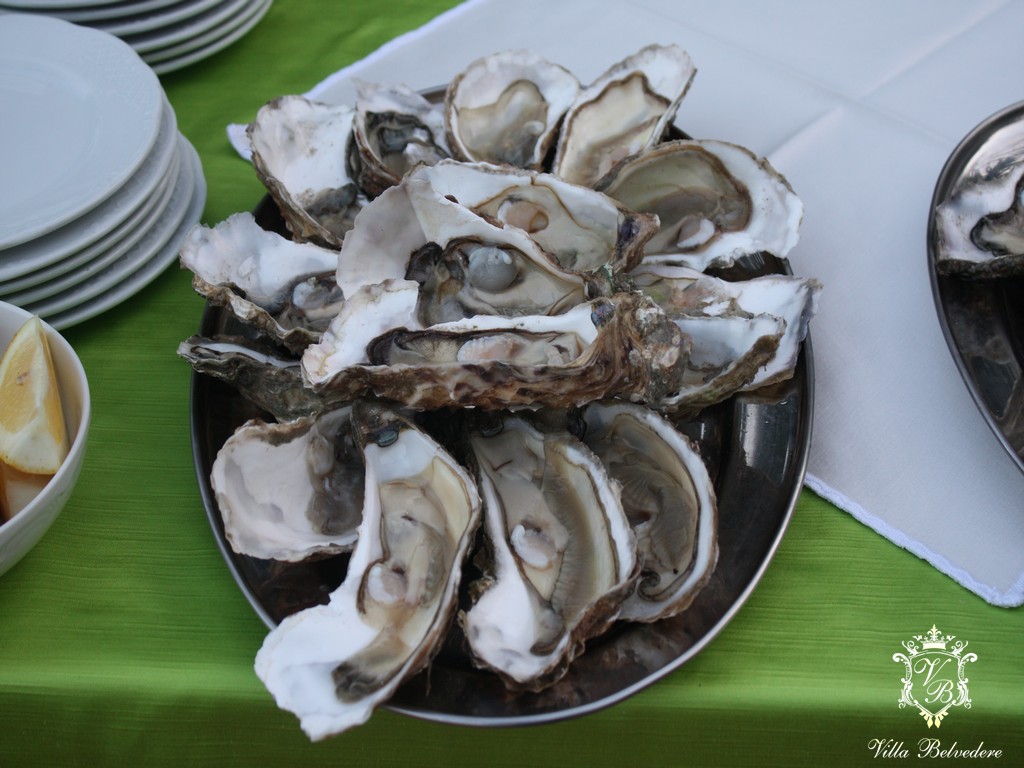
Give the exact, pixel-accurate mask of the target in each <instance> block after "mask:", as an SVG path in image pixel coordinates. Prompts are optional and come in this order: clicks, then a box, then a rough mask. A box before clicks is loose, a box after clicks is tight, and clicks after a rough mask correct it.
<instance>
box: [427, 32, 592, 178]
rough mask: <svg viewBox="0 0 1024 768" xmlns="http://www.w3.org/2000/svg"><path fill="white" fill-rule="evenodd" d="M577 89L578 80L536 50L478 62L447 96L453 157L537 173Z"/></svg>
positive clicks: (459, 77) (454, 83)
mask: <svg viewBox="0 0 1024 768" xmlns="http://www.w3.org/2000/svg"><path fill="white" fill-rule="evenodd" d="M579 88H580V84H579V81H578V80H577V79H576V76H575V75H573V74H572V73H571V72H569V71H568V70H567V69H565V68H564V67H561V66H559V65H557V64H552V63H551V62H550V61H548V60H547V59H545V58H543V57H542V56H539V55H538V54H536V53H534V52H532V51H523V50H515V51H501V52H499V53H494V54H491V55H489V56H484V57H482V58H479V59H477V60H476V61H474V62H472V63H471V64H470V65H469V66H468V67H466V68H465V69H464V70H463V71H462V72H460V73H459V74H458V75H456V76H455V77H454V78H453V79H452V81H451V84H450V85H449V86H448V89H447V92H446V94H445V125H446V130H447V135H448V143H449V145H450V146H451V148H452V152H453V154H454V155H456V156H457V157H459V158H460V159H462V160H473V161H478V160H479V161H485V162H489V163H505V164H508V165H513V166H517V167H520V168H534V169H539V168H540V167H541V165H542V164H543V163H544V160H545V158H546V157H547V154H548V152H549V151H550V149H551V147H552V145H553V144H554V140H555V137H556V136H557V135H558V127H559V125H560V124H561V121H562V117H563V116H564V115H565V112H566V110H567V109H568V108H569V106H570V105H571V104H572V103H573V100H574V99H575V98H576V94H577V93H578V92H579Z"/></svg>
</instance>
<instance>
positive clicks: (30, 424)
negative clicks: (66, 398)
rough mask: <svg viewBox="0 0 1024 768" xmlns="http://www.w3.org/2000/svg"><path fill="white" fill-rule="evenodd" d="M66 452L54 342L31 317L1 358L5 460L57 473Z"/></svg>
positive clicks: (0, 446)
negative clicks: (55, 372)
mask: <svg viewBox="0 0 1024 768" xmlns="http://www.w3.org/2000/svg"><path fill="white" fill-rule="evenodd" d="M67 455H68V433H67V428H66V427H65V426H64V412H63V409H62V408H61V403H60V393H59V391H58V389H57V377H56V375H55V374H54V371H53V361H52V360H51V358H50V346H49V344H47V342H46V333H45V331H44V330H43V324H42V322H41V321H40V320H39V318H38V317H32V318H30V319H29V320H28V321H27V322H26V323H25V324H24V325H23V326H22V327H21V328H20V329H18V332H17V333H16V334H15V335H14V338H13V339H11V343H10V345H8V347H7V351H5V352H4V356H3V357H2V358H0V461H3V462H4V464H7V465H8V466H9V467H13V468H14V469H16V470H19V471H20V472H28V473H31V474H44V475H52V474H54V473H55V472H56V471H57V470H58V469H60V465H61V463H63V461H64V459H65V458H66V457H67Z"/></svg>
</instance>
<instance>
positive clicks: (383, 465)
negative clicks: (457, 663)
mask: <svg viewBox="0 0 1024 768" xmlns="http://www.w3.org/2000/svg"><path fill="white" fill-rule="evenodd" d="M352 419H353V423H354V425H355V434H356V436H357V440H358V444H359V447H360V449H361V451H362V453H363V458H364V461H365V465H366V486H365V503H364V506H363V515H362V523H361V524H360V526H359V539H358V542H357V544H356V547H355V549H354V551H353V552H352V558H351V560H350V561H349V566H348V573H347V575H346V576H345V581H344V582H342V584H341V586H339V587H338V588H337V589H336V590H335V591H334V592H332V593H331V597H330V601H329V602H328V603H327V604H326V605H318V606H315V607H313V608H307V609H305V610H303V611H300V612H298V613H295V614H292V615H291V616H288V617H287V618H286V619H285V620H284V621H282V622H281V623H280V624H279V625H278V626H277V627H276V628H274V629H273V630H272V631H271V632H270V634H269V635H267V637H266V640H265V641H264V643H263V646H262V648H260V651H259V653H257V655H256V664H255V667H256V674H257V675H258V676H259V678H260V679H261V680H262V681H263V683H264V684H265V685H266V686H267V689H268V690H269V691H270V692H271V694H273V696H274V699H275V701H276V702H277V704H278V706H280V707H281V708H282V709H287V710H289V711H290V712H293V713H295V714H296V715H297V716H298V717H299V718H300V722H301V725H302V729H303V730H304V731H305V732H306V734H307V735H308V736H309V737H310V738H311V739H313V740H317V739H322V738H325V737H327V736H330V735H333V734H336V733H340V732H342V731H344V730H346V729H348V728H351V727H353V726H356V725H359V724H361V723H363V722H365V721H366V720H367V719H368V718H369V717H370V715H371V714H372V713H373V710H374V708H375V707H376V706H377V705H378V704H380V703H381V702H383V701H385V700H387V699H388V698H389V697H390V696H391V694H392V693H393V692H394V690H395V689H396V688H397V687H398V686H399V685H400V684H401V683H402V681H403V680H405V679H407V678H408V677H410V676H411V675H413V674H415V673H416V672H418V671H419V670H420V669H422V668H423V667H425V666H426V665H427V664H428V663H429V662H430V660H431V658H432V657H433V656H434V654H435V653H436V652H437V650H438V649H439V647H440V644H441V641H442V640H443V639H444V636H445V633H446V632H447V629H448V626H449V623H450V621H451V619H452V617H453V615H454V612H455V608H456V601H457V598H458V588H459V582H460V579H461V576H462V561H463V559H464V558H465V556H466V554H467V553H468V551H469V547H470V544H471V543H472V541H473V537H474V533H475V531H476V527H477V524H478V522H479V518H480V499H479V495H478V493H477V490H476V484H475V483H474V482H473V479H472V478H471V477H470V476H469V475H468V474H467V472H466V471H465V470H464V469H463V468H462V467H461V466H459V465H458V464H457V463H456V462H455V461H454V460H453V459H452V458H451V456H450V455H449V454H448V453H447V452H446V451H445V450H444V449H443V448H441V446H439V445H438V444H437V443H436V442H435V441H434V440H432V439H431V438H430V437H428V436H427V435H425V434H424V433H423V432H421V431H420V430H418V429H416V428H415V427H414V426H413V425H412V424H411V423H410V422H408V421H406V420H404V419H402V418H401V417H400V416H399V415H398V414H397V413H395V412H394V411H391V410H389V409H386V408H383V407H381V406H379V405H376V404H369V403H356V404H355V405H354V406H353V412H352Z"/></svg>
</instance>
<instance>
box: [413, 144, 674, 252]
mask: <svg viewBox="0 0 1024 768" xmlns="http://www.w3.org/2000/svg"><path fill="white" fill-rule="evenodd" d="M416 173H417V175H418V176H421V177H422V178H424V179H426V180H427V181H429V182H430V185H431V187H433V189H434V190H435V191H436V192H437V193H438V194H439V195H441V196H443V197H446V198H454V199H455V200H457V201H458V202H459V203H460V204H461V205H463V206H465V207H466V208H469V209H470V210H471V211H473V212H474V213H477V214H480V215H482V216H484V217H486V218H488V219H490V220H494V221H497V222H500V223H501V224H503V225H505V226H511V227H516V228H518V229H521V230H523V231H524V232H526V233H527V234H528V235H529V236H530V237H531V238H532V239H533V240H534V241H535V242H536V243H537V244H538V245H539V246H540V247H541V248H543V249H544V251H546V252H547V253H549V254H550V255H551V256H553V257H554V259H555V261H557V262H558V263H559V264H560V265H561V266H562V268H563V269H567V270H573V271H576V272H589V271H593V270H596V269H601V268H602V267H606V266H608V267H611V268H612V269H614V270H620V271H627V270H629V269H632V268H633V267H634V266H636V265H637V264H638V263H639V262H640V260H641V259H642V258H643V254H644V246H645V244H646V242H647V240H649V239H650V237H651V236H652V235H653V234H654V233H655V232H656V231H657V230H658V222H657V220H656V219H655V217H654V216H653V215H650V214H643V213H636V212H635V211H633V210H630V209H628V208H626V207H625V206H623V205H622V204H620V203H619V202H617V201H616V200H614V199H612V198H611V197H609V196H607V195H604V194H601V193H600V192H596V191H595V190H593V189H590V188H589V187H582V186H579V185H578V184H569V183H568V182H565V181H563V180H562V179H560V178H558V177H557V176H555V175H554V174H550V173H539V172H536V171H528V170H520V169H516V168H509V167H507V166H498V165H491V164H488V163H458V162H453V161H445V162H441V163H438V164H437V165H435V166H433V167H432V168H423V169H419V170H418V171H417V172H416Z"/></svg>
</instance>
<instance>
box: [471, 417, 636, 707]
mask: <svg viewBox="0 0 1024 768" xmlns="http://www.w3.org/2000/svg"><path fill="white" fill-rule="evenodd" d="M469 444H470V447H471V451H472V457H473V463H474V464H475V465H476V466H477V477H478V480H479V483H480V491H481V494H482V496H483V499H484V530H485V532H486V535H487V540H488V542H489V546H488V551H489V552H490V560H489V563H488V564H487V566H486V568H487V571H488V573H487V575H486V576H485V577H484V578H483V579H482V580H481V581H479V582H477V583H475V584H474V585H473V591H474V593H475V598H474V602H473V605H472V607H470V608H469V609H468V610H466V611H464V612H462V613H460V614H459V622H460V623H461V625H462V628H463V630H464V632H465V635H466V639H467V641H468V643H469V648H470V651H471V653H472V654H473V660H474V663H476V664H477V665H479V666H481V667H484V668H487V669H491V670H493V671H495V672H497V673H498V674H499V675H500V676H501V677H502V679H503V680H504V681H505V684H506V685H507V686H509V687H510V688H513V689H528V690H540V689H542V688H544V687H546V686H547V685H550V684H551V683H553V682H555V681H556V680H558V678H559V677H561V676H562V675H563V674H564V673H565V671H566V669H567V668H568V666H569V663H570V662H571V661H572V659H573V658H575V656H576V655H577V654H579V653H580V652H581V651H582V650H583V648H584V645H585V643H586V641H587V640H588V639H589V638H591V637H593V636H595V635H597V634H600V633H601V632H603V631H604V630H605V629H606V628H607V627H608V626H610V625H611V623H612V622H613V621H614V620H615V617H616V616H617V614H618V606H619V605H621V603H622V601H623V600H625V599H626V596H627V595H628V594H629V593H630V592H631V591H632V588H633V583H634V581H635V579H636V577H637V573H638V571H637V559H636V542H635V540H634V536H633V533H632V531H631V530H630V527H629V523H628V521H627V520H626V515H625V513H624V511H623V509H622V505H621V502H620V500H619V492H618V487H617V485H616V483H614V482H613V481H612V480H611V479H610V478H609V477H608V474H607V473H606V472H605V470H604V468H603V467H602V466H601V464H600V462H599V461H598V460H597V459H596V457H595V456H594V455H593V454H592V453H591V452H590V451H589V450H588V449H587V448H586V447H585V446H584V445H583V444H582V443H580V442H579V441H578V440H577V439H576V438H575V437H573V436H572V435H570V434H569V433H568V432H560V433H542V432H540V431H538V430H536V429H534V428H533V427H532V426H530V425H529V424H528V423H527V422H526V421H525V420H523V419H522V418H515V417H506V418H503V419H500V420H494V421H490V422H488V423H485V424H483V425H481V426H480V427H479V428H477V429H474V430H472V431H471V432H470V434H469Z"/></svg>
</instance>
